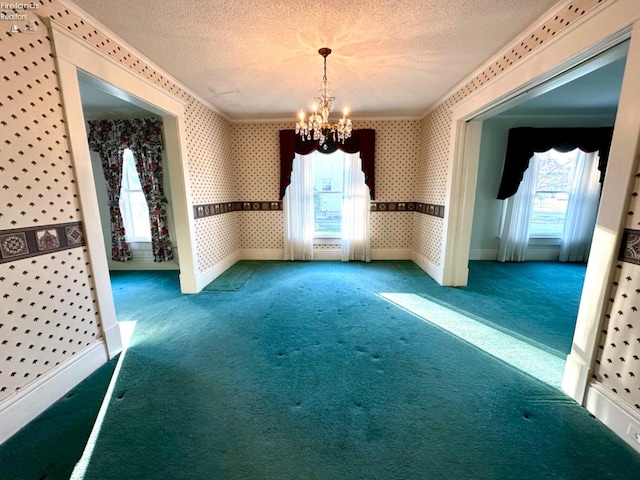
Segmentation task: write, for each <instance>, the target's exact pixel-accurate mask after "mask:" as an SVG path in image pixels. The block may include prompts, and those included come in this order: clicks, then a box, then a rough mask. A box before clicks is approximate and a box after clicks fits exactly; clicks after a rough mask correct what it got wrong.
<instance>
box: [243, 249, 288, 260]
mask: <svg viewBox="0 0 640 480" xmlns="http://www.w3.org/2000/svg"><path fill="white" fill-rule="evenodd" d="M239 255H240V260H283V259H284V250H283V249H281V248H253V249H252V248H243V249H241V250H240V253H239Z"/></svg>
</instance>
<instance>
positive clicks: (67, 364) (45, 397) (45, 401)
mask: <svg viewBox="0 0 640 480" xmlns="http://www.w3.org/2000/svg"><path fill="white" fill-rule="evenodd" d="M118 337H119V333H118ZM108 360H109V355H108V354H107V349H106V345H105V342H104V339H102V338H100V339H98V340H97V341H95V342H93V343H92V344H91V345H89V346H88V347H86V348H85V349H84V350H82V351H80V352H78V353H76V354H75V355H73V356H72V357H70V358H69V359H67V360H65V361H64V362H62V363H61V364H60V365H58V366H56V367H54V368H52V369H51V370H49V371H48V372H47V373H45V374H43V375H42V376H41V377H39V378H38V379H36V380H34V381H33V382H31V383H30V384H29V385H27V386H26V387H24V388H22V389H20V391H18V392H17V393H16V394H15V395H12V396H10V397H8V398H6V399H5V400H4V401H3V402H2V403H0V425H2V429H0V444H2V443H4V442H5V441H7V440H8V439H9V438H10V437H12V436H13V435H15V434H16V433H17V432H18V431H19V430H20V429H21V428H23V427H24V426H25V425H27V424H28V423H29V422H31V421H32V420H33V419H34V418H36V417H37V416H38V415H40V414H41V413H42V412H44V411H45V410H46V409H47V408H49V407H50V406H51V405H53V404H54V403H55V402H57V401H58V400H59V399H60V398H62V397H63V396H64V395H65V394H66V393H67V392H68V391H69V390H71V389H72V388H73V387H75V386H76V385H77V384H78V383H80V382H81V381H82V380H84V379H85V378H87V377H88V376H89V375H91V374H92V373H93V372H94V371H96V370H97V369H98V368H99V367H100V366H101V365H103V364H104V363H105V362H107V361H108Z"/></svg>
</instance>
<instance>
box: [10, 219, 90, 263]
mask: <svg viewBox="0 0 640 480" xmlns="http://www.w3.org/2000/svg"><path fill="white" fill-rule="evenodd" d="M81 246H84V233H83V232H82V223H80V222H73V223H64V224H58V225H47V226H42V227H27V228H21V229H12V230H0V263H5V262H12V261H14V260H19V259H22V258H29V257H33V256H36V255H42V254H45V253H51V252H57V251H60V250H67V249H69V248H76V247H81Z"/></svg>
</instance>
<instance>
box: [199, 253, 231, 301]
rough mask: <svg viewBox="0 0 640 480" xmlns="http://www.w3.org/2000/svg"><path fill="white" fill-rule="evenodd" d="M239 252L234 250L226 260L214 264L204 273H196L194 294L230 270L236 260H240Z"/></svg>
mask: <svg viewBox="0 0 640 480" xmlns="http://www.w3.org/2000/svg"><path fill="white" fill-rule="evenodd" d="M240 259H241V258H240V250H236V251H235V252H233V253H232V254H231V255H229V256H228V257H227V258H225V259H223V260H222V261H220V262H218V263H217V264H215V265H214V266H213V267H212V268H210V269H209V270H207V271H206V272H202V273H198V274H196V276H195V280H196V285H195V287H196V291H195V292H194V293H198V292H200V291H201V290H202V289H203V288H204V287H206V286H207V285H209V284H210V283H211V282H213V281H214V280H215V279H216V278H218V277H219V276H220V275H222V274H223V273H224V272H225V271H226V270H228V269H229V268H231V267H232V266H233V265H234V264H235V263H236V262H237V261H238V260H240Z"/></svg>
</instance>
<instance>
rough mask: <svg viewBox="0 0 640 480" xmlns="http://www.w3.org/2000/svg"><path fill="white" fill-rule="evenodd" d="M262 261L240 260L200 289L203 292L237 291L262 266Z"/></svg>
mask: <svg viewBox="0 0 640 480" xmlns="http://www.w3.org/2000/svg"><path fill="white" fill-rule="evenodd" d="M263 264H264V262H263V261H254V260H241V261H239V262H238V263H236V264H235V265H233V266H232V267H231V268H229V269H228V270H227V271H225V272H224V273H223V274H222V275H220V276H219V277H218V278H216V279H215V280H214V281H213V282H211V283H210V284H209V285H207V286H206V287H204V288H203V289H202V291H203V292H237V291H238V290H241V289H242V288H244V286H245V285H246V284H247V282H248V281H249V280H251V278H252V277H253V276H254V275H255V273H256V272H257V271H258V270H260V268H262V265H263Z"/></svg>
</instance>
